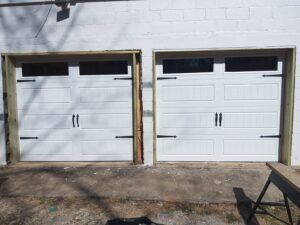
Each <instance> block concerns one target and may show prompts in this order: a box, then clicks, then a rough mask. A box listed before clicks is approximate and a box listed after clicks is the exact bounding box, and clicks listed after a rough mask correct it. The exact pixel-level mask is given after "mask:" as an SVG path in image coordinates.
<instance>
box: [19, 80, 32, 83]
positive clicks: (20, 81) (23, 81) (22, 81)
mask: <svg viewBox="0 0 300 225" xmlns="http://www.w3.org/2000/svg"><path fill="white" fill-rule="evenodd" d="M25 82H35V80H17V83H25Z"/></svg>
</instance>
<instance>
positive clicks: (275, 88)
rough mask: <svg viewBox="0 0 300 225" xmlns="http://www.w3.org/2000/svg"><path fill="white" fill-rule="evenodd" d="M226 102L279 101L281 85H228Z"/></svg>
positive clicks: (226, 86) (226, 87)
mask: <svg viewBox="0 0 300 225" xmlns="http://www.w3.org/2000/svg"><path fill="white" fill-rule="evenodd" d="M224 96H225V100H226V101H234V100H243V101H245V100H278V99H279V98H280V88H279V84H278V83H277V84H276V83H275V84H226V85H225V95H224Z"/></svg>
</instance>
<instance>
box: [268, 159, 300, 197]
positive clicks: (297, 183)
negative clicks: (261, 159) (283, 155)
mask: <svg viewBox="0 0 300 225" xmlns="http://www.w3.org/2000/svg"><path fill="white" fill-rule="evenodd" d="M267 166H268V167H269V168H270V169H271V170H272V171H273V172H274V173H276V174H277V175H278V176H279V177H281V178H282V179H283V180H284V181H285V182H287V183H288V184H289V185H290V186H291V187H292V188H293V189H294V190H295V191H297V192H299V194H300V172H299V171H297V170H295V169H293V168H292V167H289V166H285V165H283V164H282V163H267Z"/></svg>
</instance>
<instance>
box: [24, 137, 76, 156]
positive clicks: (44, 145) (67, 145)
mask: <svg viewBox="0 0 300 225" xmlns="http://www.w3.org/2000/svg"><path fill="white" fill-rule="evenodd" d="M20 144H21V145H20V146H21V148H20V153H21V159H22V158H23V155H47V156H48V155H72V148H73V146H72V141H40V140H37V141H31V140H21V141H20ZM44 160H45V161H47V158H46V157H45V158H44Z"/></svg>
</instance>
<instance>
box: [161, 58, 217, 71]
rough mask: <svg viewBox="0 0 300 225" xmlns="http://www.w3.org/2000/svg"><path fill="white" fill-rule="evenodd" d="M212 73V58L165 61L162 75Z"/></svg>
mask: <svg viewBox="0 0 300 225" xmlns="http://www.w3.org/2000/svg"><path fill="white" fill-rule="evenodd" d="M213 71H214V59H213V58H190V59H166V60H163V73H165V74H170V73H209V72H213Z"/></svg>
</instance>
